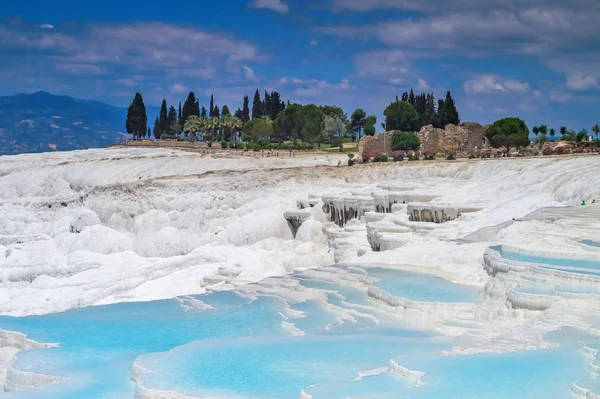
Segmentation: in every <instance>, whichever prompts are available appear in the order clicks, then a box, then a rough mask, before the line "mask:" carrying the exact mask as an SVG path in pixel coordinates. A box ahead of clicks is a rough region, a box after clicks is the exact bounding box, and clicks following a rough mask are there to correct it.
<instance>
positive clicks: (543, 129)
mask: <svg viewBox="0 0 600 399" xmlns="http://www.w3.org/2000/svg"><path fill="white" fill-rule="evenodd" d="M538 130H539V132H540V134H543V135H544V136H545V135H547V134H548V126H546V125H540V127H538Z"/></svg>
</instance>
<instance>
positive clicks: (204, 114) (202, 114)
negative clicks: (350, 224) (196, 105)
mask: <svg viewBox="0 0 600 399" xmlns="http://www.w3.org/2000/svg"><path fill="white" fill-rule="evenodd" d="M200 118H206V108H204V105H203V106H202V112H201V113H200Z"/></svg>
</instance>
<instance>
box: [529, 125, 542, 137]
mask: <svg viewBox="0 0 600 399" xmlns="http://www.w3.org/2000/svg"><path fill="white" fill-rule="evenodd" d="M531 132H532V133H533V134H535V137H537V136H538V134H540V128H539V127H537V126H534V127H532V128H531Z"/></svg>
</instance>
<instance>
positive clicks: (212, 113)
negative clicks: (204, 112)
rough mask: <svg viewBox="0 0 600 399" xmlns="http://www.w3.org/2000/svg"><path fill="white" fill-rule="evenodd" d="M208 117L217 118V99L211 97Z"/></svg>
mask: <svg viewBox="0 0 600 399" xmlns="http://www.w3.org/2000/svg"><path fill="white" fill-rule="evenodd" d="M208 116H215V99H214V97H213V95H212V94H211V95H210V107H209V108H208Z"/></svg>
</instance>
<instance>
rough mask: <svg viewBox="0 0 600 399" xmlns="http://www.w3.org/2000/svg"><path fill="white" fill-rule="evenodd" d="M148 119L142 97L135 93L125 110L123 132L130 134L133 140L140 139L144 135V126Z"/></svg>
mask: <svg viewBox="0 0 600 399" xmlns="http://www.w3.org/2000/svg"><path fill="white" fill-rule="evenodd" d="M147 124H148V118H147V117H146V106H145V105H144V99H143V98H142V95H141V94H140V93H139V92H137V93H135V97H134V98H133V101H132V102H131V105H130V106H129V107H128V108H127V119H125V130H126V131H127V133H129V134H131V135H132V136H133V138H134V139H136V138H141V137H142V136H143V135H144V134H145V133H146V125H147Z"/></svg>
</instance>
